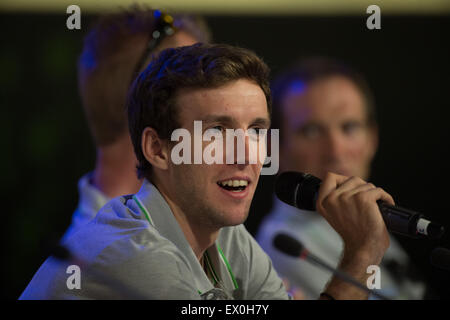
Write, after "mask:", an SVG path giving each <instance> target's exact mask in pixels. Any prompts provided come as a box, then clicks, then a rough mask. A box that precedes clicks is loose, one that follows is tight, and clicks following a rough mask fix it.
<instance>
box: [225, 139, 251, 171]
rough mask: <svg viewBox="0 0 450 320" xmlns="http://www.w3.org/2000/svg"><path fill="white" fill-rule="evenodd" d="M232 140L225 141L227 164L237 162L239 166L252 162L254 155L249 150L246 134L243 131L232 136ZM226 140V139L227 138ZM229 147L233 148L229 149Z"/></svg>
mask: <svg viewBox="0 0 450 320" xmlns="http://www.w3.org/2000/svg"><path fill="white" fill-rule="evenodd" d="M232 139H233V140H232V142H231V143H230V142H228V141H227V150H226V157H227V163H228V164H237V165H239V166H247V165H249V164H251V163H252V161H253V159H252V157H254V155H253V152H252V151H251V149H252V148H251V146H250V144H251V143H253V142H251V141H250V140H249V137H248V135H246V134H245V132H244V131H242V132H240V133H239V134H237V135H236V136H233V137H232ZM227 140H228V139H227ZM230 148H233V150H231V149H230ZM251 160H252V161H251Z"/></svg>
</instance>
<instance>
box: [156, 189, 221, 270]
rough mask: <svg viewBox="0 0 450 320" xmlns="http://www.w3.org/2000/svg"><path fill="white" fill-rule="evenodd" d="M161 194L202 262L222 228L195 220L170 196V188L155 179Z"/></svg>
mask: <svg viewBox="0 0 450 320" xmlns="http://www.w3.org/2000/svg"><path fill="white" fill-rule="evenodd" d="M153 184H154V185H155V186H156V187H157V188H158V190H159V192H160V193H161V195H162V196H163V197H164V199H165V200H166V202H167V203H168V205H169V207H170V209H171V210H172V213H173V215H174V217H175V219H176V220H177V222H178V224H179V225H180V227H181V230H182V231H183V233H184V236H185V237H186V240H187V241H188V243H189V245H190V246H191V248H192V250H193V251H194V254H195V256H196V257H197V259H198V260H199V262H200V263H201V261H202V257H203V254H204V253H205V251H206V250H207V249H208V248H209V247H211V246H212V245H213V244H214V243H215V241H216V240H217V237H218V236H219V231H220V228H216V227H209V226H206V225H205V223H202V222H201V221H193V219H192V217H190V216H189V215H188V214H187V213H186V208H180V206H179V205H177V204H176V202H175V201H173V200H172V199H171V197H170V196H169V192H168V190H165V189H164V186H163V184H161V183H158V182H157V181H153Z"/></svg>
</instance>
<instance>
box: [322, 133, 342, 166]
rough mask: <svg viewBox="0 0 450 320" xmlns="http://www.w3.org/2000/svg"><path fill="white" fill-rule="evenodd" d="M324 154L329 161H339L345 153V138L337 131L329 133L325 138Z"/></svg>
mask: <svg viewBox="0 0 450 320" xmlns="http://www.w3.org/2000/svg"><path fill="white" fill-rule="evenodd" d="M324 149H325V150H324V153H325V155H326V156H327V158H328V160H329V161H339V160H341V158H342V157H343V155H344V153H345V137H344V135H343V134H342V133H340V132H338V131H329V132H327V134H326V137H325V148H324Z"/></svg>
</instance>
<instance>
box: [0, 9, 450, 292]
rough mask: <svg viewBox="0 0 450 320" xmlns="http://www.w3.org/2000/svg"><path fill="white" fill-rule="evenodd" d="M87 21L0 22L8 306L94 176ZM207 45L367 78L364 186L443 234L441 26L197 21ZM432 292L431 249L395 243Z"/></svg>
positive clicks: (445, 19)
mask: <svg viewBox="0 0 450 320" xmlns="http://www.w3.org/2000/svg"><path fill="white" fill-rule="evenodd" d="M93 17H94V16H87V15H82V29H81V30H74V31H71V30H68V29H67V28H66V19H67V15H66V14H61V15H49V14H46V15H44V14H42V15H31V14H4V13H3V14H0V27H1V29H0V39H1V40H2V47H1V50H0V90H1V100H0V103H1V117H0V119H1V128H2V135H1V136H2V139H1V141H2V145H1V150H2V156H1V157H0V161H1V162H0V164H1V166H0V168H2V180H1V181H2V183H1V190H0V191H1V195H2V199H1V201H2V204H3V205H2V209H3V210H2V211H3V212H2V219H1V221H2V237H3V239H2V244H3V253H2V266H3V271H2V280H1V283H2V285H1V287H2V297H3V298H7V299H17V297H18V296H19V295H20V293H21V292H22V291H23V289H24V288H25V286H26V285H27V283H28V282H29V281H30V279H31V277H32V276H33V274H34V273H35V272H36V270H37V269H38V267H39V266H40V264H41V263H42V262H43V261H44V260H45V258H46V257H47V255H48V251H47V248H48V245H47V244H48V243H49V242H51V241H55V239H58V237H59V236H60V235H62V233H63V232H64V230H65V229H66V228H67V226H68V225H69V223H70V217H71V214H72V212H73V211H74V209H75V207H76V204H77V197H78V195H77V188H76V185H77V181H78V179H79V178H80V177H81V176H82V175H83V174H84V173H86V172H87V171H90V170H91V169H92V168H93V166H94V159H95V158H94V157H95V153H94V147H93V144H92V142H91V139H90V136H89V131H88V128H87V125H86V123H85V121H84V115H83V112H82V109H81V106H80V99H79V97H78V93H77V85H76V59H77V56H78V54H79V53H80V51H81V45H82V37H83V35H84V34H85V33H86V31H87V30H88V27H89V25H90V23H91V22H92V21H93ZM206 19H207V21H208V23H209V25H210V27H211V30H212V32H213V36H214V40H215V41H216V42H225V43H230V44H234V45H240V46H244V47H247V48H250V49H253V50H254V51H255V52H256V53H258V54H259V55H260V56H262V57H263V58H264V59H265V61H266V62H267V63H268V65H269V66H270V67H271V69H272V71H273V75H275V74H276V73H277V72H278V71H280V70H281V69H283V68H284V67H286V66H287V65H288V64H290V63H291V62H293V61H294V60H295V59H297V58H299V57H301V56H308V55H322V56H324V55H326V56H331V57H336V58H339V59H342V60H344V61H347V62H348V63H350V64H352V65H353V66H354V67H356V68H357V69H359V70H360V71H361V72H362V73H363V74H365V75H366V77H367V79H368V81H369V83H370V85H371V87H372V89H373V90H374V92H375V98H376V102H377V108H378V109H377V110H378V120H379V125H380V146H379V151H378V153H377V155H376V158H375V161H374V163H373V172H372V177H371V181H372V182H374V183H375V184H376V185H379V186H382V187H383V188H384V189H385V190H387V191H388V192H389V193H391V194H392V195H393V196H394V198H395V200H396V202H397V204H398V205H400V206H404V207H408V208H411V209H415V210H417V211H420V212H423V213H425V214H426V215H427V216H428V217H430V218H431V219H433V220H436V221H438V222H441V223H443V224H444V225H446V226H448V227H449V228H450V212H449V211H450V204H449V201H448V198H449V195H448V190H449V187H448V184H449V174H448V170H447V165H448V163H449V155H448V147H449V144H448V139H449V137H450V135H449V125H448V115H449V108H450V103H449V99H448V94H449V92H450V90H449V84H450V62H449V58H450V49H449V44H448V43H449V39H450V37H449V35H450V34H449V22H450V16H385V15H382V23H381V26H382V29H381V30H373V31H372V30H368V29H367V28H366V19H367V15H365V14H361V16H351V17H350V16H348V17H346V16H338V17H326V16H323V17H316V16H314V17H313V16H289V17H276V16H259V17H255V16H206ZM272 183H273V177H268V176H263V177H262V178H261V180H260V186H259V188H258V190H257V192H256V195H255V199H254V201H253V205H252V209H251V213H250V217H249V219H248V221H247V223H246V225H247V227H248V229H249V230H250V232H252V233H254V232H255V231H256V228H257V225H258V223H259V222H260V220H261V218H262V217H263V216H264V215H265V214H266V213H267V212H268V211H269V210H270V207H271V205H272V195H271V190H272ZM397 239H398V240H399V241H400V242H401V244H402V245H403V246H404V248H405V250H407V252H408V253H409V255H410V257H411V259H412V260H413V262H414V263H415V264H416V265H417V267H418V268H419V269H420V271H421V272H422V274H423V275H424V277H425V278H426V279H427V281H428V283H429V284H430V285H431V287H432V288H433V290H434V293H435V295H434V296H432V297H434V298H449V297H450V294H449V290H450V289H449V288H450V280H449V279H450V277H449V275H448V272H444V271H441V270H439V269H437V268H435V267H432V266H431V265H430V263H429V255H430V252H431V250H432V249H433V248H435V247H437V246H444V247H447V248H450V239H449V236H448V235H446V236H444V238H443V239H441V240H439V241H436V240H433V241H432V240H411V239H407V238H402V237H397Z"/></svg>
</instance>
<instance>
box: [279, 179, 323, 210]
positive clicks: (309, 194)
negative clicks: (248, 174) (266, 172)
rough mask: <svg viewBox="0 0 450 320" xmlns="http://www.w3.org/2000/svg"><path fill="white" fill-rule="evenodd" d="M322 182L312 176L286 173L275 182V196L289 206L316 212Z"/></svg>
mask: <svg viewBox="0 0 450 320" xmlns="http://www.w3.org/2000/svg"><path fill="white" fill-rule="evenodd" d="M321 182H322V181H321V180H320V179H319V178H316V177H314V176H312V175H310V174H307V173H302V172H295V171H286V172H283V173H281V174H280V175H279V176H278V177H277V178H276V180H275V194H276V195H277V197H278V198H279V199H280V200H281V201H283V202H284V203H287V204H288V205H291V206H294V207H297V208H299V209H304V210H311V211H315V210H316V200H317V193H318V191H319V188H320V184H321Z"/></svg>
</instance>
